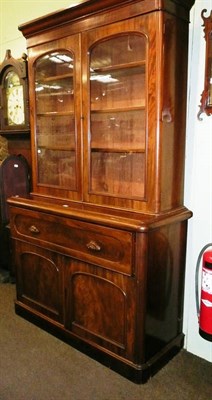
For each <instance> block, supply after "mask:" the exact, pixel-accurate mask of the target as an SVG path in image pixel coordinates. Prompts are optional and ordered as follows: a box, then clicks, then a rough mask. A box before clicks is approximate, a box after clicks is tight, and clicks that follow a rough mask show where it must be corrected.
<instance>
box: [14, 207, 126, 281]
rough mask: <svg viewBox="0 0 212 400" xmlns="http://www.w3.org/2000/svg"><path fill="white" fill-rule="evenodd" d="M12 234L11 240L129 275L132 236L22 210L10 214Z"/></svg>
mask: <svg viewBox="0 0 212 400" xmlns="http://www.w3.org/2000/svg"><path fill="white" fill-rule="evenodd" d="M11 233H12V236H13V237H14V238H19V239H22V240H25V241H28V242H30V243H35V244H38V245H41V246H42V247H44V246H45V247H46V248H50V249H52V250H54V251H59V252H61V253H62V254H67V255H71V256H73V257H75V258H77V259H81V260H83V261H87V262H91V263H93V264H97V265H100V266H102V267H105V268H109V269H112V270H114V271H118V272H122V273H126V274H129V275H132V259H133V234H132V233H131V232H126V231H122V230H119V229H112V228H107V227H105V226H100V225H96V224H90V223H87V222H83V221H78V220H74V219H68V218H64V217H58V216H52V215H49V214H45V213H41V212H36V211H29V210H23V209H22V210H20V211H18V212H17V211H16V212H15V213H14V212H13V210H11Z"/></svg>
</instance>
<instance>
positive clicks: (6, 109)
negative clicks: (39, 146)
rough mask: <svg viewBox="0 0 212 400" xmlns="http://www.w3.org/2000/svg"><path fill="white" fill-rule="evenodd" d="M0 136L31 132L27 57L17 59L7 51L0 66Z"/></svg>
mask: <svg viewBox="0 0 212 400" xmlns="http://www.w3.org/2000/svg"><path fill="white" fill-rule="evenodd" d="M0 101H1V102H0V134H1V135H7V134H22V133H28V132H29V101H28V81H27V56H26V55H25V54H23V55H22V58H21V59H15V58H13V57H12V55H11V51H10V50H7V51H6V55H5V59H4V61H3V63H2V64H1V66H0Z"/></svg>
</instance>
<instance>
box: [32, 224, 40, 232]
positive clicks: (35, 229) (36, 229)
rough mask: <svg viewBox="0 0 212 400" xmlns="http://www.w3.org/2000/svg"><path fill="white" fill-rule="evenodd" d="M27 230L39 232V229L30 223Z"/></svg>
mask: <svg viewBox="0 0 212 400" xmlns="http://www.w3.org/2000/svg"><path fill="white" fill-rule="evenodd" d="M29 231H30V232H31V233H40V231H39V229H38V228H36V226H35V225H31V226H30V228H29Z"/></svg>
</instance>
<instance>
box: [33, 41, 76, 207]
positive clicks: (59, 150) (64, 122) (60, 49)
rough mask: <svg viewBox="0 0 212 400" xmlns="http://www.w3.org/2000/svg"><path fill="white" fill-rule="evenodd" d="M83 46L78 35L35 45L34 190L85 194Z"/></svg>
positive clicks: (55, 194)
mask: <svg viewBox="0 0 212 400" xmlns="http://www.w3.org/2000/svg"><path fill="white" fill-rule="evenodd" d="M79 46H80V45H79V36H78V35H76V36H73V37H70V38H68V39H64V40H60V41H56V42H53V43H50V44H48V45H46V46H41V47H40V48H36V53H35V54H36V57H33V54H32V55H31V57H30V66H29V67H30V73H31V74H32V76H33V79H32V80H31V81H32V82H33V83H32V85H33V88H31V89H32V90H30V92H31V103H32V107H33V109H34V110H33V113H32V114H33V115H35V120H33V121H32V130H33V135H34V142H33V141H32V152H34V156H35V157H33V159H34V160H35V168H33V170H34V177H33V178H34V179H33V190H34V192H36V193H39V194H44V195H47V196H48V195H49V196H53V197H61V198H67V199H77V200H79V199H80V198H81V171H80V168H79V166H80V165H81V150H80V148H81V133H80V121H81V119H80V104H81V100H80V99H81V95H80V79H81V75H80V54H79ZM31 51H32V53H33V50H31ZM33 93H34V94H33ZM32 118H33V117H32Z"/></svg>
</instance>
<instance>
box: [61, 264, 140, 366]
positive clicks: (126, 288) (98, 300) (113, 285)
mask: <svg viewBox="0 0 212 400" xmlns="http://www.w3.org/2000/svg"><path fill="white" fill-rule="evenodd" d="M66 273H67V275H66V278H67V279H66V282H67V294H68V295H67V313H66V327H67V329H69V330H70V331H71V332H72V333H74V334H75V335H77V336H78V337H80V338H83V339H85V340H86V341H88V342H92V343H93V344H94V345H97V346H101V347H104V348H105V349H108V350H110V351H112V352H114V353H116V354H119V355H122V356H127V358H129V359H132V357H133V351H134V345H135V342H134V340H135V338H134V327H135V303H134V301H132V296H133V290H135V285H136V281H135V279H134V278H132V277H124V276H122V275H120V274H116V273H113V272H111V271H106V270H102V269H101V268H99V267H95V266H93V265H92V264H87V263H83V262H79V261H74V260H71V263H70V265H69V267H67V272H66Z"/></svg>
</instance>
